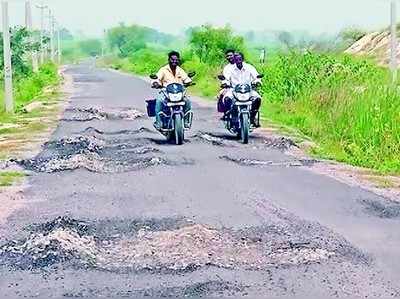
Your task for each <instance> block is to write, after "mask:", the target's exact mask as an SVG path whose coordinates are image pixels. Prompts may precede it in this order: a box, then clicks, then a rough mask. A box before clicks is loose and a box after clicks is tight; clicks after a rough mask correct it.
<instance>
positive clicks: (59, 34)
mask: <svg viewBox="0 0 400 299" xmlns="http://www.w3.org/2000/svg"><path fill="white" fill-rule="evenodd" d="M61 57H62V50H61V26H60V24H58V23H57V61H58V64H61Z"/></svg>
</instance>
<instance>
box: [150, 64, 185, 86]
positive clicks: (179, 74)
mask: <svg viewBox="0 0 400 299" xmlns="http://www.w3.org/2000/svg"><path fill="white" fill-rule="evenodd" d="M157 78H158V80H155V81H158V83H160V84H161V85H162V86H164V87H165V86H167V85H168V84H172V83H179V84H184V83H189V82H191V81H192V79H190V78H189V76H188V75H187V74H186V72H185V71H184V70H183V69H182V68H180V67H179V66H177V67H176V72H175V76H174V74H173V73H172V70H171V68H170V67H169V64H167V65H166V66H163V67H162V68H161V69H160V70H159V71H158V73H157Z"/></svg>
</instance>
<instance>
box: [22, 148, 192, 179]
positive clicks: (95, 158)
mask: <svg viewBox="0 0 400 299" xmlns="http://www.w3.org/2000/svg"><path fill="white" fill-rule="evenodd" d="M156 151H157V150H156ZM149 152H154V151H152V150H151V149H147V150H146V149H141V150H136V151H131V152H127V153H126V155H128V154H129V153H131V154H133V155H140V154H146V153H149ZM188 163H189V162H185V161H183V162H182V163H178V162H174V161H169V160H167V159H165V158H161V157H143V158H131V159H118V160H117V159H110V158H104V157H101V156H100V155H99V154H97V153H92V152H86V153H82V154H76V155H71V156H67V157H57V158H50V159H40V158H38V159H31V160H23V161H18V164H19V165H21V166H23V167H24V168H25V169H27V170H31V171H35V172H46V173H54V172H61V171H67V170H76V169H86V170H88V171H90V172H97V173H121V172H129V171H135V170H140V169H144V168H148V167H154V166H160V165H168V166H175V165H178V164H179V165H182V164H188Z"/></svg>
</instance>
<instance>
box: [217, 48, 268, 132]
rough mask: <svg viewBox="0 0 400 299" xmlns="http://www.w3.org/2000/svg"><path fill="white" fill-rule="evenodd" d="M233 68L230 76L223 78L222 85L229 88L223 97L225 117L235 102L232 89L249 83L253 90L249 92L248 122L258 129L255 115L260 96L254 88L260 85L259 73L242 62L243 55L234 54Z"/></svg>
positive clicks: (259, 103)
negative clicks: (250, 103) (250, 101)
mask: <svg viewBox="0 0 400 299" xmlns="http://www.w3.org/2000/svg"><path fill="white" fill-rule="evenodd" d="M234 57H235V66H234V67H233V69H232V71H231V73H230V75H229V76H228V77H226V76H224V77H225V81H224V83H223V85H224V86H225V87H226V88H229V89H228V91H227V92H226V94H225V97H224V104H225V109H226V112H225V115H226V114H228V113H229V111H230V110H231V108H232V107H233V104H234V102H235V97H234V96H233V91H232V88H233V87H234V86H236V85H238V84H244V83H251V84H252V85H253V87H254V88H253V89H252V90H251V100H252V105H251V111H250V122H251V124H252V125H253V126H254V127H260V124H259V122H258V119H257V117H256V116H257V113H258V111H259V109H260V106H261V96H260V94H259V93H258V92H257V91H256V90H255V87H257V86H259V85H260V84H261V79H260V78H259V73H258V71H257V70H256V68H255V67H254V66H252V65H251V64H248V63H246V62H244V55H243V53H235V56H234Z"/></svg>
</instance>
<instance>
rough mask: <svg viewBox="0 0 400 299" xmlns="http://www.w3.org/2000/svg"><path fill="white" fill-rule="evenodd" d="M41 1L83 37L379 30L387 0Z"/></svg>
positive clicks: (15, 12)
mask: <svg viewBox="0 0 400 299" xmlns="http://www.w3.org/2000/svg"><path fill="white" fill-rule="evenodd" d="M9 2H10V17H11V19H12V23H14V24H15V23H21V22H23V14H24V0H9ZM32 2H34V3H40V2H41V1H32ZM398 2H399V11H400V1H398ZM44 3H45V4H47V5H49V6H50V7H51V8H52V9H53V10H54V14H55V15H56V17H57V19H58V20H59V21H60V22H61V23H62V24H63V25H64V26H65V27H67V28H69V29H71V30H73V31H75V32H76V31H77V30H82V31H83V32H85V33H86V34H87V35H100V34H101V32H102V30H103V29H105V28H108V27H110V26H113V25H116V24H118V23H119V22H125V23H126V24H131V23H137V24H142V25H146V26H150V27H154V28H157V29H160V30H162V31H165V32H169V33H179V32H181V31H182V30H183V29H184V28H185V27H188V26H193V25H200V24H203V23H212V24H215V25H223V24H226V23H229V24H230V25H231V26H232V27H233V28H235V29H237V30H240V31H243V30H251V29H253V30H288V31H292V30H307V31H310V32H312V33H324V32H327V33H334V32H337V31H339V30H340V29H342V28H343V27H345V26H360V27H364V28H367V29H374V28H377V29H379V28H381V27H383V26H387V25H388V22H389V1H387V0H329V1H328V0H245V1H238V0H230V1H228V0H199V1H192V0H186V1H185V0H112V1H110V0H48V1H44ZM399 16H400V14H399ZM33 19H34V24H36V26H38V24H39V11H38V10H37V9H34V11H33Z"/></svg>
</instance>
